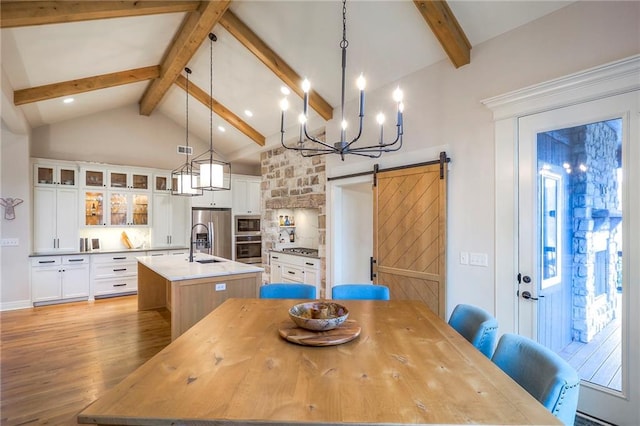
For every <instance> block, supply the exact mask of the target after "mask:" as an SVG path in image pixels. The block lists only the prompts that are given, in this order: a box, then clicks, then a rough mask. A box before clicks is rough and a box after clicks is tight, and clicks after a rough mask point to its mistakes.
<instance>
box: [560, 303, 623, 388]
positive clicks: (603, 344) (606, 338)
mask: <svg viewBox="0 0 640 426" xmlns="http://www.w3.org/2000/svg"><path fill="white" fill-rule="evenodd" d="M621 340H622V331H621V329H620V316H619V315H618V317H617V318H616V319H614V320H613V321H611V322H610V323H609V325H607V326H606V327H605V328H604V329H603V330H602V331H601V332H600V333H598V334H597V335H596V336H595V337H594V338H593V340H591V342H589V343H580V342H571V343H569V344H568V345H567V346H565V347H564V348H563V349H562V350H561V351H560V352H559V355H560V356H561V357H562V358H564V359H565V360H567V362H569V364H570V365H571V366H572V367H574V368H575V369H576V370H577V371H578V374H579V375H580V378H581V379H582V380H585V381H588V382H590V383H594V384H597V385H601V386H606V387H608V388H610V389H614V390H618V391H620V390H622V371H621V370H622V368H621V366H622V347H621Z"/></svg>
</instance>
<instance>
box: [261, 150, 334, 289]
mask: <svg viewBox="0 0 640 426" xmlns="http://www.w3.org/2000/svg"><path fill="white" fill-rule="evenodd" d="M260 160H261V165H262V263H263V265H264V268H265V272H264V275H263V282H265V283H266V282H269V276H270V273H271V269H270V266H269V264H268V263H269V250H271V249H273V248H275V245H276V243H277V242H278V234H279V230H280V229H279V227H278V217H277V216H278V215H277V210H278V209H294V208H305V209H318V233H319V236H318V242H319V247H318V252H319V256H320V260H321V274H322V286H321V288H322V290H321V294H320V295H319V296H320V297H325V294H324V292H325V288H326V245H325V244H326V214H327V213H326V209H327V207H326V206H327V203H326V182H327V176H326V167H325V158H324V156H317V157H303V156H302V155H300V154H299V153H298V152H296V151H291V150H287V149H284V148H282V147H280V148H276V149H273V150H270V151H265V152H263V153H262V155H261V158H260Z"/></svg>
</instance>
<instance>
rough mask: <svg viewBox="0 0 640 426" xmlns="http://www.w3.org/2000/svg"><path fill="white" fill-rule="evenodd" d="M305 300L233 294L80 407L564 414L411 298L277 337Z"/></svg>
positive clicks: (100, 416)
mask: <svg viewBox="0 0 640 426" xmlns="http://www.w3.org/2000/svg"><path fill="white" fill-rule="evenodd" d="M300 302H303V301H301V300H287V299H229V300H227V301H226V302H224V303H223V304H222V305H221V306H219V307H218V308H216V309H215V310H214V311H212V312H211V313H210V314H209V315H207V316H206V317H205V318H203V319H202V320H201V321H200V322H198V323H197V324H196V325H194V326H193V327H192V328H190V329H189V330H188V331H186V332H185V333H184V334H182V335H181V336H180V337H178V338H177V339H176V340H175V341H173V342H172V343H171V344H169V345H168V346H167V347H166V348H165V349H163V350H162V351H161V352H159V353H158V354H157V355H156V356H154V357H153V358H152V359H150V360H149V361H148V362H147V363H145V364H144V365H142V366H141V367H140V368H138V369H137V370H136V371H134V372H133V373H132V374H131V375H130V376H128V377H126V378H125V379H124V380H123V381H122V382H121V383H119V384H118V385H116V386H115V387H114V388H112V389H110V390H108V391H107V392H105V393H104V394H103V395H102V396H101V397H100V398H99V399H98V400H96V401H95V402H93V403H92V404H91V405H89V406H88V407H87V408H86V409H85V410H84V411H82V412H81V413H80V414H79V415H78V422H79V423H83V424H84V423H87V424H102V425H236V424H251V425H276V424H277V425H283V424H287V425H288V424H291V425H293V424H295V425H315V426H317V425H336V424H348V425H401V424H493V425H497V424H518V425H529V424H535V425H552V424H561V423H560V422H559V421H558V420H557V418H556V417H554V416H553V415H552V414H551V413H550V412H548V411H547V410H546V409H545V408H544V407H543V406H542V405H541V404H540V403H539V402H538V401H536V400H535V399H534V398H533V397H531V396H530V395H529V394H528V393H527V392H526V391H525V390H524V389H523V388H521V387H520V386H519V385H518V384H517V383H516V382H514V381H513V380H512V379H511V378H509V377H508V376H507V375H506V374H504V373H503V372H502V371H501V370H500V369H499V368H498V367H496V366H495V365H494V364H493V363H492V362H491V360H489V359H488V358H486V357H485V356H484V355H482V354H481V353H480V352H479V351H478V350H476V349H475V348H474V347H473V346H472V345H471V344H469V343H468V342H467V341H466V340H465V339H464V338H463V337H462V336H460V335H459V334H458V333H457V332H456V331H455V330H454V329H453V328H451V327H450V326H449V325H448V324H447V323H446V322H444V321H443V320H442V319H441V318H439V317H438V316H437V315H435V314H434V313H433V312H432V311H430V310H429V309H428V308H427V306H426V305H425V304H424V303H422V302H419V301H406V300H403V301H401V300H391V301H362V300H357V301H356V300H353V301H351V300H348V301H347V300H345V301H340V303H341V304H342V305H343V306H345V307H346V308H347V309H348V310H349V320H350V321H352V322H351V323H350V324H351V326H353V325H354V324H355V325H357V326H358V327H360V329H361V331H360V334H359V335H358V337H356V338H355V339H353V340H351V341H349V342H347V343H342V344H337V345H331V346H305V345H300V344H296V343H291V342H289V341H287V340H285V339H284V338H283V337H281V335H280V333H279V330H280V329H291V327H292V322H291V320H290V318H289V315H288V311H289V308H290V307H291V306H293V305H295V304H296V303H300Z"/></svg>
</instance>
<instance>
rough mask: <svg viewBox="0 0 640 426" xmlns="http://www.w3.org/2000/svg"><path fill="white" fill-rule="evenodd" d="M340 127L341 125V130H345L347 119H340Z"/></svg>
mask: <svg viewBox="0 0 640 426" xmlns="http://www.w3.org/2000/svg"><path fill="white" fill-rule="evenodd" d="M340 127H342V130H347V120H342V123H341V124H340Z"/></svg>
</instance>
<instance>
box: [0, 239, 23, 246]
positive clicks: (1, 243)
mask: <svg viewBox="0 0 640 426" xmlns="http://www.w3.org/2000/svg"><path fill="white" fill-rule="evenodd" d="M19 245H20V240H19V239H18V238H3V239H2V240H0V246H2V247H17V246H19Z"/></svg>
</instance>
